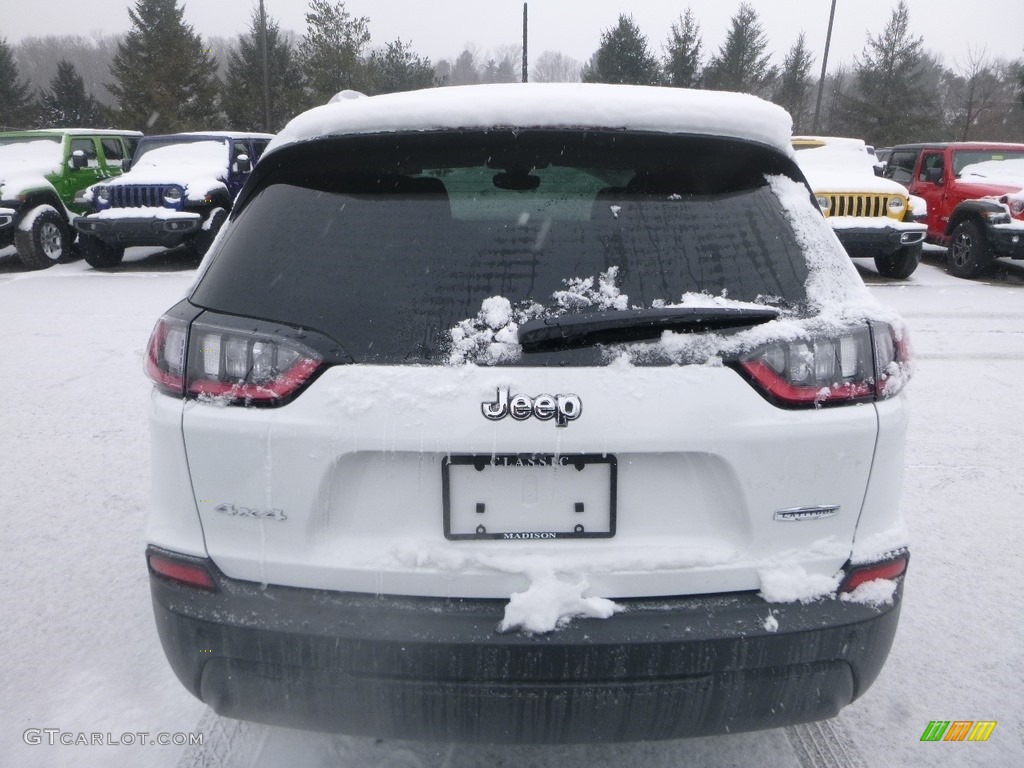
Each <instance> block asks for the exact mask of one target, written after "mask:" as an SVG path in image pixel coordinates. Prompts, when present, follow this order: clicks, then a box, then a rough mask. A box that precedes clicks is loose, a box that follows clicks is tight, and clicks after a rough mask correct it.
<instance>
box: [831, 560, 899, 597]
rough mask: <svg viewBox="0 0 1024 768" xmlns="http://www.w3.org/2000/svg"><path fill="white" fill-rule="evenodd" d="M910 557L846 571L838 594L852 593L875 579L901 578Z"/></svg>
mask: <svg viewBox="0 0 1024 768" xmlns="http://www.w3.org/2000/svg"><path fill="white" fill-rule="evenodd" d="M909 559H910V555H908V554H903V555H900V556H898V557H896V558H893V559H891V560H886V561H884V562H881V563H869V564H867V565H858V566H855V567H853V568H851V569H850V570H849V571H847V574H846V578H845V579H843V583H842V584H841V585H840V587H839V593H840V594H842V593H844V592H853V590H855V589H856V588H857V587H859V586H860V585H861V584H866V583H867V582H869V581H874V580H875V579H895V578H896V577H897V576H902V575H903V573H904V572H905V571H906V570H907V561H908V560H909Z"/></svg>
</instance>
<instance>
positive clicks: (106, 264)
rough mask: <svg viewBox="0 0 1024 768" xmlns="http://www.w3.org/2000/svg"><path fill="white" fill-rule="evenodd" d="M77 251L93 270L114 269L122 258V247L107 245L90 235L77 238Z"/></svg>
mask: <svg viewBox="0 0 1024 768" xmlns="http://www.w3.org/2000/svg"><path fill="white" fill-rule="evenodd" d="M78 251H79V253H81V254H82V257H83V258H84V259H85V263H86V264H88V265H89V266H90V267H92V268H93V269H110V268H111V267H116V266H117V265H118V264H120V263H121V260H122V259H123V258H124V246H121V245H108V244H107V243H105V242H103V241H102V240H100V239H99V238H98V237H93V236H92V235H79V236H78Z"/></svg>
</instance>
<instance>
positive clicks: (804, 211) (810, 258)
mask: <svg viewBox="0 0 1024 768" xmlns="http://www.w3.org/2000/svg"><path fill="white" fill-rule="evenodd" d="M768 183H769V185H770V187H771V189H772V191H773V192H774V194H775V195H776V196H777V197H778V198H779V200H780V201H781V203H782V207H783V210H784V212H785V216H786V218H787V219H788V221H789V223H790V225H791V226H792V228H793V231H794V233H795V235H796V239H797V241H798V242H799V244H800V246H801V249H802V251H803V253H804V254H805V256H806V259H807V262H808V266H809V270H808V277H807V283H806V287H807V302H808V304H809V309H810V313H803V316H801V315H802V313H801V312H800V311H799V309H798V308H792V307H791V308H787V307H785V306H782V307H781V308H780V316H779V319H777V320H774V321H770V322H767V323H764V324H761V325H756V326H754V327H752V328H750V329H748V330H743V331H739V332H735V333H675V332H671V331H666V332H664V333H663V334H662V336H661V339H660V340H659V341H658V342H657V343H634V344H619V345H615V346H614V347H612V348H609V349H608V350H607V351H606V353H605V359H606V361H609V362H610V361H612V360H621V359H623V357H624V358H625V359H626V360H628V361H631V362H644V361H651V360H657V359H666V358H667V359H668V360H671V361H672V362H674V363H677V364H710V365H718V364H721V362H722V359H723V358H724V357H727V356H728V357H732V356H736V355H739V354H742V353H743V352H746V351H749V350H751V349H754V348H755V347H758V346H760V345H763V344H766V343H770V342H773V341H792V340H797V339H806V338H810V337H813V336H815V335H820V334H826V333H828V332H829V331H830V330H832V329H834V328H845V327H848V326H849V325H850V324H853V323H856V322H863V321H865V320H869V319H878V320H884V321H886V322H890V323H892V324H894V325H896V326H897V327H901V326H900V323H899V321H898V318H897V317H896V316H895V314H894V313H893V312H891V311H887V310H885V309H883V308H882V307H880V306H879V305H878V304H877V303H876V302H875V300H874V299H873V297H872V296H871V295H870V294H869V293H868V291H867V289H866V287H865V286H864V284H863V282H862V281H861V279H860V277H859V275H858V274H857V271H856V269H855V268H854V267H853V265H852V264H851V262H850V259H849V257H848V256H847V255H846V252H845V251H844V250H843V247H842V245H841V244H840V243H839V241H838V240H837V239H836V237H835V235H834V233H833V232H832V229H831V227H829V225H828V223H827V222H826V220H825V219H824V217H822V216H821V214H820V212H819V211H818V210H817V209H816V208H815V206H814V205H813V204H812V202H811V200H810V197H809V195H808V193H807V188H806V187H804V186H803V185H802V184H800V183H798V182H796V181H794V180H792V179H790V178H788V177H784V176H772V177H768ZM618 277H619V268H618V267H614V266H613V267H610V268H609V269H608V270H607V271H605V272H603V273H601V274H600V275H598V276H588V277H569V278H565V279H564V280H563V282H564V283H565V284H566V290H563V291H557V292H555V293H554V294H553V296H552V301H551V302H550V303H549V304H548V306H547V307H544V306H542V305H539V304H536V303H524V304H522V305H520V306H513V304H512V303H511V302H510V301H509V300H508V299H506V298H504V297H502V296H492V297H490V298H488V299H487V300H486V301H484V302H483V306H481V309H480V312H479V313H478V314H477V316H476V317H475V318H469V319H467V320H463V321H461V322H460V323H459V324H458V325H456V326H455V327H453V328H452V329H451V330H450V336H451V352H450V354H449V356H448V362H449V364H451V365H460V364H465V363H472V364H478V365H494V364H498V363H503V362H509V361H513V360H517V359H519V358H520V357H521V356H522V354H523V352H522V348H521V347H520V346H519V344H518V336H517V332H518V329H519V326H521V325H522V324H523V323H524V322H527V321H528V320H532V319H537V318H541V317H557V316H559V315H564V314H568V313H571V312H579V311H585V310H591V309H603V310H608V309H614V310H625V309H630V308H633V309H644V308H645V307H643V306H640V305H636V304H630V302H629V297H628V296H627V295H626V294H624V293H622V292H621V290H620V289H619V287H618V286H617V285H616V281H617V279H618ZM766 306H768V307H772V306H774V307H779V300H778V298H777V297H771V296H763V297H758V300H757V301H756V302H749V301H736V300H733V299H730V298H729V297H728V291H727V290H723V292H722V295H718V296H713V295H711V294H709V293H706V292H689V293H685V294H683V295H681V296H680V298H679V300H678V301H677V302H673V303H668V302H664V301H660V300H655V301H653V302H652V303H651V307H652V308H666V307H668V308H671V307H723V308H728V307H732V308H736V309H744V308H751V307H762V308H763V307H766ZM499 307H500V311H496V310H497V308H499Z"/></svg>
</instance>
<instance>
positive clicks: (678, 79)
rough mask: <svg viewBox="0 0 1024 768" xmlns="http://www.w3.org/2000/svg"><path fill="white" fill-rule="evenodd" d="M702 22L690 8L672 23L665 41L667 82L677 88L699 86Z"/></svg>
mask: <svg viewBox="0 0 1024 768" xmlns="http://www.w3.org/2000/svg"><path fill="white" fill-rule="evenodd" d="M700 49H701V39H700V24H698V23H697V18H696V17H695V16H694V15H693V11H692V10H690V9H689V8H687V9H686V13H685V14H684V15H682V16H680V17H679V21H677V22H675V23H673V24H672V31H671V32H670V33H669V36H668V41H667V42H666V43H665V63H664V68H665V83H666V84H667V85H671V86H675V87H676V88H699V87H700V74H701V50H700Z"/></svg>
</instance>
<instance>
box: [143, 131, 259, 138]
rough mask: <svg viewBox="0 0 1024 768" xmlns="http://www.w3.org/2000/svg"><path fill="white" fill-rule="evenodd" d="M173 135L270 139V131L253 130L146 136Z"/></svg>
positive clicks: (164, 135)
mask: <svg viewBox="0 0 1024 768" xmlns="http://www.w3.org/2000/svg"><path fill="white" fill-rule="evenodd" d="M173 136H210V137H212V138H217V139H272V138H274V134H272V133H258V132H254V131H181V132H179V133H162V134H160V135H156V136H147V137H146V138H147V139H167V138H170V137H173Z"/></svg>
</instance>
